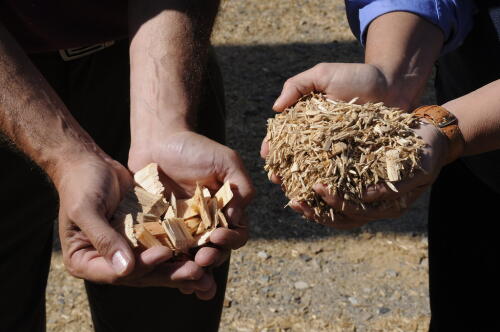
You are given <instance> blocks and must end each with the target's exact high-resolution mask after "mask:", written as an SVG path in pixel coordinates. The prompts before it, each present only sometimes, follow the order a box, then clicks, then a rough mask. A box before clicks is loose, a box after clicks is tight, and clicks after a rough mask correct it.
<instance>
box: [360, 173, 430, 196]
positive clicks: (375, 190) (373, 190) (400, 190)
mask: <svg viewBox="0 0 500 332" xmlns="http://www.w3.org/2000/svg"><path fill="white" fill-rule="evenodd" d="M426 180H427V177H426V176H425V175H424V174H423V173H421V174H416V175H415V176H413V177H412V178H410V179H408V180H404V181H399V182H395V183H393V185H394V187H395V188H396V190H397V191H394V190H393V189H391V188H390V187H389V186H388V185H387V184H386V183H378V184H376V185H374V186H370V187H368V188H367V189H366V191H365V192H364V193H363V201H364V202H366V203H372V202H376V201H390V200H394V199H397V198H399V197H401V196H402V195H404V194H407V193H409V192H411V191H414V190H415V189H420V188H422V187H424V188H425V187H427V186H428V185H427V184H426Z"/></svg>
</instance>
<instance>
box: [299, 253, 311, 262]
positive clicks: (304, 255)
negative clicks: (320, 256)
mask: <svg viewBox="0 0 500 332" xmlns="http://www.w3.org/2000/svg"><path fill="white" fill-rule="evenodd" d="M299 258H300V259H301V260H303V261H304V262H306V263H307V262H309V261H310V260H311V259H312V258H311V257H310V256H308V255H306V254H300V255H299Z"/></svg>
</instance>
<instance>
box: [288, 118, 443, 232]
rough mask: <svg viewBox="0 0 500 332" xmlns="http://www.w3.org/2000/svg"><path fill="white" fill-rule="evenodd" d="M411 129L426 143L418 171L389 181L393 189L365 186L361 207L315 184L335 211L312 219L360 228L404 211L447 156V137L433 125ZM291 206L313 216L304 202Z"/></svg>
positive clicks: (429, 183) (380, 186) (439, 168)
mask: <svg viewBox="0 0 500 332" xmlns="http://www.w3.org/2000/svg"><path fill="white" fill-rule="evenodd" d="M415 132H416V134H417V135H418V136H420V137H422V139H423V140H424V141H425V143H426V144H427V146H426V147H425V148H424V149H423V151H422V155H421V158H422V159H421V166H422V171H417V173H415V175H414V176H413V177H411V178H409V179H406V180H402V181H399V182H395V183H393V184H394V186H395V187H396V189H397V192H395V191H393V190H392V189H390V188H389V187H388V186H387V185H386V184H377V185H375V186H371V187H369V188H367V190H366V191H365V193H364V195H363V199H362V200H363V202H364V203H367V204H365V205H366V206H368V207H367V208H366V209H365V210H364V209H362V208H361V207H359V206H356V205H354V204H353V203H350V202H347V201H346V202H344V200H343V199H342V197H340V196H339V195H332V194H331V193H329V191H328V189H327V188H326V186H325V184H320V183H318V184H316V185H315V186H314V187H313V189H314V191H315V192H316V193H317V194H318V195H320V197H321V198H322V199H323V201H324V202H325V203H327V204H328V205H329V206H331V207H332V208H333V209H334V211H337V212H338V213H335V217H334V220H333V221H332V220H331V219H330V218H324V219H322V220H316V221H317V222H319V223H321V224H324V225H327V226H332V227H335V228H338V229H352V228H356V227H361V226H363V225H364V224H366V223H368V222H370V221H375V220H380V219H393V218H398V217H400V216H401V215H402V214H403V213H404V212H406V210H407V209H408V208H409V207H410V206H411V205H412V204H413V202H414V201H415V200H416V199H417V198H418V197H420V195H421V194H422V193H423V192H425V190H426V189H427V188H428V187H429V186H430V185H431V184H432V183H433V182H434V181H435V180H436V178H437V176H438V174H439V172H440V171H441V168H442V167H443V166H444V164H445V162H446V160H447V158H448V140H447V138H446V137H445V136H444V134H442V133H441V132H440V130H439V129H438V128H437V127H436V126H434V125H433V124H430V123H428V122H424V123H423V124H421V125H420V126H419V127H418V128H416V129H415ZM395 200H399V201H400V202H401V200H402V201H403V202H404V204H403V206H401V204H391V201H395ZM382 202H384V203H385V204H384V203H382ZM374 203H375V205H377V207H370V204H374ZM376 203H381V204H376ZM292 208H293V209H294V210H296V211H297V212H299V213H302V214H304V216H305V217H306V218H308V219H314V212H313V210H312V209H311V208H310V207H308V206H307V205H306V204H304V203H300V202H298V203H295V204H293V205H292Z"/></svg>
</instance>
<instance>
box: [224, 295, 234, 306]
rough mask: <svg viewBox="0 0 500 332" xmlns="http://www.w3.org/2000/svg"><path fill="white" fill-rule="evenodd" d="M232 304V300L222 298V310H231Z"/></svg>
mask: <svg viewBox="0 0 500 332" xmlns="http://www.w3.org/2000/svg"><path fill="white" fill-rule="evenodd" d="M232 304H233V300H231V299H229V298H227V297H226V298H224V308H231V305H232Z"/></svg>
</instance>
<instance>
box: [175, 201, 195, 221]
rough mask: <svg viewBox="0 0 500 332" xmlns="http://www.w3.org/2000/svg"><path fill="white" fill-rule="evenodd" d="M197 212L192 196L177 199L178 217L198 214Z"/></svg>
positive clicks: (190, 216) (189, 216)
mask: <svg viewBox="0 0 500 332" xmlns="http://www.w3.org/2000/svg"><path fill="white" fill-rule="evenodd" d="M199 214H200V213H199V212H198V209H197V208H196V203H195V200H194V199H193V198H189V199H178V200H177V215H178V216H179V218H184V219H187V218H192V217H195V216H198V215H199Z"/></svg>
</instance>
